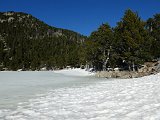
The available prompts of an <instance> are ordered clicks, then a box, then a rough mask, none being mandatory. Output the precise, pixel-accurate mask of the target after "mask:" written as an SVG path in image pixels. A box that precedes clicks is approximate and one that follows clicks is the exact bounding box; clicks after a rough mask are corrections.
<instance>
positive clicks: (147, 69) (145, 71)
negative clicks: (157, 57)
mask: <svg viewBox="0 0 160 120" xmlns="http://www.w3.org/2000/svg"><path fill="white" fill-rule="evenodd" d="M158 72H160V61H158V62H146V63H145V64H144V65H143V66H142V67H141V68H140V69H138V71H135V72H134V71H98V72H97V73H96V77H103V78H122V79H126V78H137V77H143V76H147V75H151V74H156V73H158Z"/></svg>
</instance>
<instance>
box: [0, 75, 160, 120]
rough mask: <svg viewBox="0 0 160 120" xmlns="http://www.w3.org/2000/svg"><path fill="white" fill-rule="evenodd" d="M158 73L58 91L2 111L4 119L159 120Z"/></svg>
mask: <svg viewBox="0 0 160 120" xmlns="http://www.w3.org/2000/svg"><path fill="white" fill-rule="evenodd" d="M159 93H160V74H157V75H151V76H146V77H143V78H134V79H106V80H103V81H100V82H96V83H95V84H91V85H88V86H79V87H70V88H60V89H55V90H50V91H48V93H46V94H40V95H37V96H36V97H37V98H35V99H30V100H29V101H28V102H26V103H19V106H18V107H17V109H16V110H15V111H11V110H1V111H0V118H1V119H5V120H160V94H159Z"/></svg>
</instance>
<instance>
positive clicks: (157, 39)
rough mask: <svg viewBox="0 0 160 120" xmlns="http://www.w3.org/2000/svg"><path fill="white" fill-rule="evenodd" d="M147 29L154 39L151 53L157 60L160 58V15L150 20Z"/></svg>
mask: <svg viewBox="0 0 160 120" xmlns="http://www.w3.org/2000/svg"><path fill="white" fill-rule="evenodd" d="M146 28H147V30H148V32H149V33H150V35H151V36H152V37H153V39H154V40H153V44H152V46H151V47H152V51H151V52H152V54H153V55H154V57H155V58H158V57H160V14H156V15H154V17H153V18H149V19H148V20H147V23H146Z"/></svg>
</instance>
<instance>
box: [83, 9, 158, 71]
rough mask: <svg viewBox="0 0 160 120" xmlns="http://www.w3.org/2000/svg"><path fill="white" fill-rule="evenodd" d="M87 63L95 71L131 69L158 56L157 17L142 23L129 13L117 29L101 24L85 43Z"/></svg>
mask: <svg viewBox="0 0 160 120" xmlns="http://www.w3.org/2000/svg"><path fill="white" fill-rule="evenodd" d="M86 46H87V47H86V49H87V50H86V51H87V61H89V62H90V63H91V64H92V65H93V66H95V68H96V69H98V70H106V68H115V67H118V68H122V69H123V70H134V69H137V68H138V67H140V65H141V64H143V63H144V62H146V61H152V60H155V59H157V58H159V57H160V14H156V15H154V17H153V18H149V19H148V20H147V21H143V20H142V19H141V18H140V17H139V16H138V14H137V13H136V12H133V11H131V10H130V9H129V10H126V11H125V14H124V16H123V18H122V19H121V21H120V22H118V23H117V26H116V27H114V28H111V27H110V26H109V25H108V24H107V23H106V24H102V25H101V26H100V27H99V28H98V30H97V31H94V32H92V33H91V35H90V36H89V38H88V40H87V41H86Z"/></svg>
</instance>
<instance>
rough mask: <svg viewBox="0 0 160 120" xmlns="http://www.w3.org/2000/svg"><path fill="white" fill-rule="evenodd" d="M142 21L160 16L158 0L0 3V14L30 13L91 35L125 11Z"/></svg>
mask: <svg viewBox="0 0 160 120" xmlns="http://www.w3.org/2000/svg"><path fill="white" fill-rule="evenodd" d="M129 8H130V9H132V10H133V11H137V12H138V13H139V15H140V16H141V18H142V19H143V20H146V19H147V18H149V17H152V16H153V15H154V14H156V13H160V0H0V11H1V12H5V11H17V12H26V13H30V14H32V15H33V16H35V17H37V18H39V19H40V20H42V21H44V22H45V23H47V24H49V25H51V26H55V27H59V28H65V29H70V30H73V31H76V32H79V33H81V34H83V35H90V33H91V32H92V31H94V30H96V29H97V28H98V27H99V25H101V24H102V23H106V22H108V23H109V24H110V25H111V26H112V27H114V26H115V25H116V23H117V22H118V21H120V19H121V18H122V16H123V14H124V11H125V10H126V9H129Z"/></svg>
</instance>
